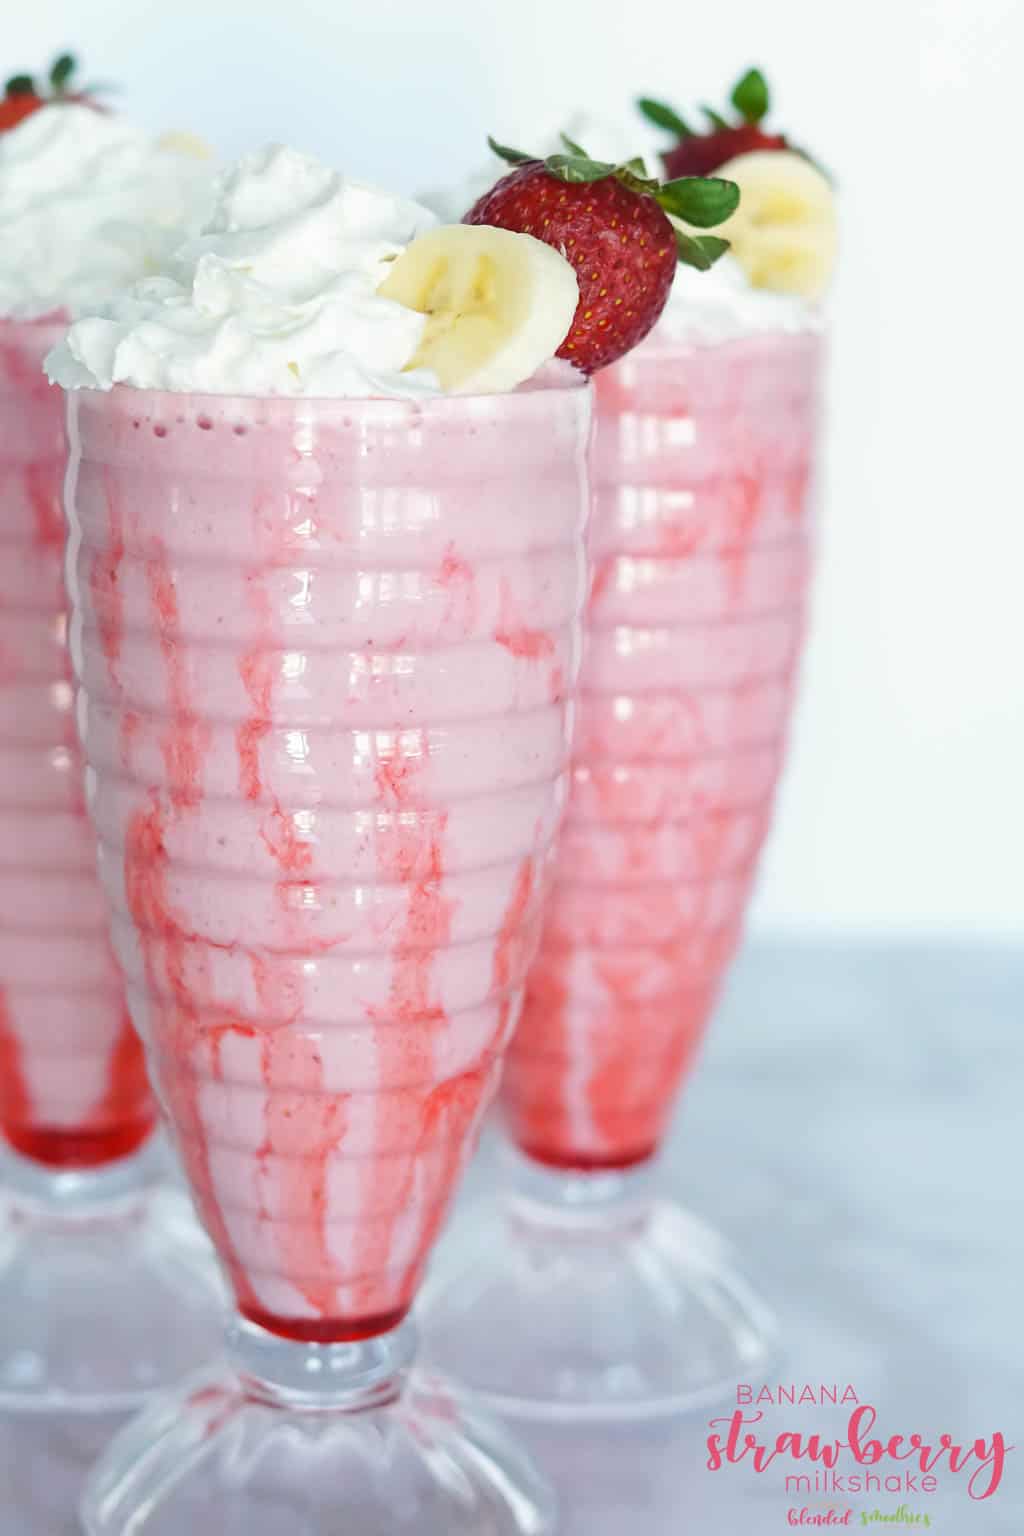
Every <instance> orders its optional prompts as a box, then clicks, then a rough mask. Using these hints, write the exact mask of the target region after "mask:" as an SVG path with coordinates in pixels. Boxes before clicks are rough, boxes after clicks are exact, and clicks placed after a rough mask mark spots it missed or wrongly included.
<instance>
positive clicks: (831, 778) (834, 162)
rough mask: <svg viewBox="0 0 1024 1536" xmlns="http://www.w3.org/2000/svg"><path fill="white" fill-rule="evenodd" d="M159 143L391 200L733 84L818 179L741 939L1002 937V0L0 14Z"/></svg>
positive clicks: (1009, 421)
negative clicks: (298, 166) (794, 464)
mask: <svg viewBox="0 0 1024 1536" xmlns="http://www.w3.org/2000/svg"><path fill="white" fill-rule="evenodd" d="M0 23H2V27H0V38H2V43H3V60H2V68H3V73H4V74H5V75H6V74H9V73H14V72H15V71H20V70H23V69H27V68H31V67H33V66H34V65H36V64H37V63H41V62H42V61H43V60H44V59H46V58H48V57H49V55H50V54H51V53H52V52H53V51H55V50H56V49H57V48H59V47H64V46H68V45H73V46H77V47H79V48H80V49H81V50H82V51H83V53H84V55H85V58H86V64H87V69H88V72H90V73H92V74H93V75H95V76H99V77H102V78H104V79H112V80H118V81H121V82H122V83H123V86H124V90H123V92H122V94H121V96H120V97H119V98H118V100H119V101H121V102H123V104H124V107H125V109H126V110H128V111H129V112H131V113H132V114H133V115H134V116H136V117H137V118H138V119H139V120H140V121H142V122H144V123H147V124H150V125H152V126H153V127H154V128H155V127H160V128H163V127H168V126H177V127H186V126H187V127H190V128H193V129H194V130H196V131H198V132H200V133H202V134H203V135H204V136H205V137H207V138H209V139H210V140H211V141H212V142H213V143H214V144H216V146H217V147H218V148H219V149H220V150H222V151H223V152H225V153H232V152H235V151H238V150H241V149H244V148H247V147H250V146H252V145H253V144H256V143H260V142H263V141H265V140H267V139H284V140H287V141H288V142H290V143H293V144H295V145H296V146H297V147H300V148H304V149H309V150H312V151H315V152H317V153H319V154H321V155H323V156H324V157H326V158H330V159H332V160H333V161H334V162H335V163H337V164H338V165H340V166H342V167H343V168H345V169H347V170H349V171H350V172H351V173H353V174H356V175H359V176H361V177H363V178H364V179H374V180H379V181H382V182H384V183H387V184H391V185H394V186H396V187H397V188H399V189H401V190H405V191H413V190H415V189H416V188H418V187H422V186H424V185H436V184H438V183H444V182H447V181H449V180H454V179H457V178H458V177H459V176H461V175H463V174H464V173H465V172H466V170H467V169H469V168H470V167H472V166H474V165H475V164H476V163H478V161H479V159H480V151H481V148H482V144H483V135H484V134H485V132H486V131H488V130H492V131H496V132H498V133H499V134H500V133H504V134H511V133H512V132H513V131H514V130H516V129H518V128H520V127H521V125H523V124H524V123H530V122H536V124H537V126H538V132H539V131H541V130H546V129H548V128H549V126H550V125H551V124H553V123H557V122H559V121H561V120H564V119H565V118H566V117H568V116H569V115H570V114H571V113H573V112H574V111H576V110H578V109H587V110H589V111H590V112H592V113H594V114H596V115H599V116H607V117H609V118H612V119H615V118H618V117H620V116H621V115H622V114H623V113H624V111H625V108H626V106H627V103H628V101H629V99H630V98H631V97H632V96H633V95H635V94H638V93H640V92H644V93H647V94H651V95H662V96H665V97H667V98H668V99H670V100H673V101H676V102H678V103H679V104H680V105H685V104H689V103H692V102H693V101H694V100H700V99H704V100H710V101H711V102H712V103H714V104H721V102H722V101H723V99H724V97H725V95H726V93H727V89H728V86H729V85H730V84H731V82H732V81H733V80H734V79H735V77H736V76H737V75H738V74H739V73H740V72H741V70H742V69H743V68H744V67H746V66H747V65H748V64H749V63H753V62H758V63H760V64H761V65H762V66H763V67H764V68H765V70H766V72H767V73H768V75H769V77H770V80H771V83H772V84H773V86H774V90H775V96H776V101H777V103H778V106H779V110H778V113H777V118H776V120H777V121H778V122H779V124H780V126H782V127H783V128H786V129H788V130H790V131H791V132H792V133H793V135H794V136H795V137H796V138H798V139H799V140H800V141H801V142H805V143H806V144H807V145H808V146H809V147H811V148H812V149H813V150H814V151H815V152H816V153H817V155H818V156H819V158H821V159H822V160H823V161H824V162H826V163H827V164H828V165H829V166H830V167H831V168H832V169H833V170H834V171H835V173H836V174H837V175H838V177H839V180H840V182H841V192H842V216H843V223H844V250H843V262H842V270H841V274H840V278H839V282H838V285H837V291H836V294H835V300H834V305H835V310H834V321H835V323H834V353H833V377H832V387H831V422H832V425H831V430H830V436H829V443H828V470H827V477H826V486H825V491H826V494H825V498H824V509H823V510H824V516H823V529H822V561H821V568H820V579H819V583H818V588H817V600H816V628H815V635H814V640H813V644H812V647H811V651H810V654H809V659H808V666H807V670H806V675H805V689H804V696H803V701H802V706H801V710H800V715H799V719H798V723H797V731H796V741H795V747H794V753H793V757H792V762H791V766H790V770H789V773H788V776H787V780H786V784H785V789H784V793H783V801H782V806H781V810H780V815H779V819H778V824H777V829H776V833H775V837H774V841H773V844H772V847H771V850H770V853H769V856H768V859H767V861H766V865H765V870H764V876H763V879H762V882H761V893H760V898H759V903H758V909H757V916H758V920H759V922H760V923H761V925H762V926H773V927H780V926H787V927H794V926H799V927H807V926H824V927H844V928H851V927H856V928H877V927H885V928H890V929H891V928H900V929H915V928H928V929H931V930H933V931H957V930H960V931H969V930H977V929H986V930H990V931H1000V932H1005V933H1008V934H1009V933H1016V934H1024V830H1022V829H1024V688H1022V685H1021V670H1022V659H1024V617H1022V613H1024V602H1022V580H1024V495H1022V491H1021V476H1020V473H1019V468H1018V466H1019V464H1020V462H1021V455H1022V452H1024V419H1022V415H1024V413H1022V393H1024V389H1022V383H1024V366H1022V358H1024V302H1022V297H1021V295H1022V292H1024V241H1022V239H1021V234H1022V229H1021V218H1020V207H1021V201H1022V197H1024V191H1022V184H1024V136H1022V131H1021V122H1022V114H1024V101H1022V93H1021V86H1020V81H1021V77H1022V71H1024V0H856V3H849V0H771V3H765V0H703V3H701V4H687V3H685V0H275V3H272V0H172V3H170V4H168V3H166V0H162V3H160V4H159V5H157V4H147V3H146V0H64V3H57V0H32V3H31V4H25V0H0Z"/></svg>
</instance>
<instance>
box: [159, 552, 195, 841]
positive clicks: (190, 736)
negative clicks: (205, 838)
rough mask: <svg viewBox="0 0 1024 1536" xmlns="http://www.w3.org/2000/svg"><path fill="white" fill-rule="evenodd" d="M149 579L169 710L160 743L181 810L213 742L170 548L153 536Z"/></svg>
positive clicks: (176, 804)
mask: <svg viewBox="0 0 1024 1536" xmlns="http://www.w3.org/2000/svg"><path fill="white" fill-rule="evenodd" d="M146 579H147V581H148V583H149V594H150V601H151V603H152V605H153V616H154V618H155V620H156V627H157V634H158V635H159V638H160V650H161V653H162V655H163V660H164V671H165V673H166V677H167V692H168V698H169V703H170V710H171V724H170V729H169V731H168V732H167V735H166V736H165V737H164V741H163V747H162V751H163V757H164V766H165V768H166V771H167V778H168V782H169V784H170V797H171V804H172V806H174V807H175V808H176V809H178V810H185V809H187V808H190V807H194V806H197V805H198V804H199V797H200V789H201V783H200V777H201V769H202V759H203V755H204V754H205V752H206V749H207V747H208V746H209V740H210V732H209V728H208V727H207V726H205V725H204V724H203V723H202V722H201V721H200V719H199V717H198V715H197V714H196V712H195V710H194V709H193V708H192V704H191V701H190V698H189V687H188V676H187V669H186V666H185V653H184V646H183V644H182V639H181V630H180V620H179V615H178V594H177V589H176V587H175V584H174V575H173V572H172V571H171V567H170V563H169V561H168V559H167V551H166V549H165V548H164V545H163V542H162V541H161V540H159V539H155V540H154V541H153V545H152V550H151V553H150V555H149V558H148V559H147V561H146Z"/></svg>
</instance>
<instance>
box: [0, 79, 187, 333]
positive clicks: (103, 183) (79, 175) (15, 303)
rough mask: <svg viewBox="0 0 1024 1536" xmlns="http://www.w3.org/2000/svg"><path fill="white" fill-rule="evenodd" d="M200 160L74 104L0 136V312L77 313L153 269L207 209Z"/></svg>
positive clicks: (42, 112) (23, 315)
mask: <svg viewBox="0 0 1024 1536" xmlns="http://www.w3.org/2000/svg"><path fill="white" fill-rule="evenodd" d="M211 180H212V179H211V176H210V172H209V167H208V166H207V165H204V164H203V162H202V161H200V160H197V159H195V158H190V157H189V156H186V155H182V154H179V153H175V152H174V151H172V150H169V149H161V148H160V147H159V146H158V145H156V144H155V143H154V142H153V141H152V140H151V139H149V138H147V137H146V135H145V134H143V133H141V132H140V131H139V130H138V129H137V128H135V127H133V126H132V124H130V123H128V122H126V121H125V120H124V118H121V117H117V116H115V115H113V114H112V113H108V112H99V111H96V110H94V109H93V108H91V107H85V106H81V105H79V104H78V103H76V102H70V101H69V102H60V103H55V104H53V105H50V106H45V107H40V108H39V110H38V111H36V112H33V113H31V114H30V116H28V117H26V118H24V119H23V120H22V122H20V123H19V124H18V125H17V127H15V128H12V129H10V130H9V131H8V132H7V133H4V134H0V315H8V316H13V317H15V318H18V319H30V318H33V317H36V316H40V315H46V314H52V313H54V312H56V311H64V312H66V313H69V314H71V315H77V314H80V313H82V312H83V311H85V310H87V309H89V308H90V307H92V306H94V305H95V304H97V303H99V302H100V301H101V300H102V299H103V298H105V297H106V296H107V294H109V293H111V292H112V291H113V290H114V289H116V288H118V287H120V286H123V285H124V284H126V283H130V282H133V281H134V280H135V279H136V278H137V277H139V276H141V275H142V274H143V273H145V272H147V271H154V270H157V269H158V268H159V266H160V265H161V263H162V262H163V260H164V259H165V257H166V255H167V252H168V250H169V249H173V247H174V246H175V245H177V244H179V243H180V241H181V239H182V238H183V236H184V234H185V233H186V232H187V231H189V230H190V229H191V230H195V229H198V228H199V225H200V224H201V222H202V220H203V218H204V217H205V216H206V213H207V212H208V210H209V202H210V186H211Z"/></svg>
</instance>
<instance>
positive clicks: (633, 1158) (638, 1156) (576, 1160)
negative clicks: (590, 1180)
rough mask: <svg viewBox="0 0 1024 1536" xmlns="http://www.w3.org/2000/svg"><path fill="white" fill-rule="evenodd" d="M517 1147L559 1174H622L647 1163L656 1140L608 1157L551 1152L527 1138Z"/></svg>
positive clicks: (534, 1160) (651, 1155) (656, 1147)
mask: <svg viewBox="0 0 1024 1536" xmlns="http://www.w3.org/2000/svg"><path fill="white" fill-rule="evenodd" d="M519 1150H520V1151H521V1152H522V1153H523V1155H524V1156H525V1157H528V1158H529V1159H530V1161H531V1162H533V1163H540V1164H542V1166H543V1167H545V1168H554V1169H556V1170H558V1171H560V1172H562V1173H625V1172H627V1171H628V1170H629V1169H630V1168H640V1167H642V1166H643V1164H644V1163H649V1162H650V1160H651V1158H652V1157H653V1156H654V1154H655V1153H656V1152H657V1150H658V1146H657V1143H656V1142H653V1141H652V1142H651V1143H650V1145H649V1146H645V1147H642V1148H640V1149H638V1150H637V1151H636V1152H622V1153H619V1154H614V1153H612V1154H610V1155H609V1156H608V1157H590V1156H588V1155H587V1154H586V1153H582V1152H581V1153H576V1152H563V1151H562V1150H561V1148H559V1149H557V1150H555V1151H552V1150H551V1149H550V1148H549V1147H544V1146H535V1145H534V1144H533V1143H532V1142H530V1141H524V1140H520V1141H519Z"/></svg>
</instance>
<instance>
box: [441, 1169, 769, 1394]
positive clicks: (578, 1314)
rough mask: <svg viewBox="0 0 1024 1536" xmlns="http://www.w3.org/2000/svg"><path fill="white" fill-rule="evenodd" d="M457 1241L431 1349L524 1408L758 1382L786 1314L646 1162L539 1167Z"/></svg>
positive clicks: (479, 1390) (451, 1245) (468, 1222)
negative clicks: (568, 1170) (591, 1168)
mask: <svg viewBox="0 0 1024 1536" xmlns="http://www.w3.org/2000/svg"><path fill="white" fill-rule="evenodd" d="M531 1178H532V1180H533V1183H534V1184H535V1185H536V1186H538V1188H537V1190H536V1195H537V1196H540V1198H535V1197H534V1196H532V1195H531V1194H529V1193H525V1192H521V1193H518V1194H514V1195H507V1196H505V1197H504V1199H503V1200H501V1201H500V1202H498V1203H491V1204H489V1205H485V1206H480V1207H477V1208H475V1209H470V1210H469V1211H468V1212H466V1213H465V1215H464V1216H463V1217H462V1218H461V1219H460V1220H458V1221H457V1222H456V1224H455V1227H454V1230H453V1231H452V1232H450V1233H449V1235H448V1237H447V1238H445V1239H443V1240H442V1242H441V1244H440V1247H439V1250H438V1253H437V1256H436V1259H435V1262H434V1267H433V1269H432V1270H431V1273H430V1276H429V1278H428V1283H427V1285H426V1287H425V1290H424V1293H423V1297H422V1299H421V1302H420V1304H419V1307H418V1309H417V1317H418V1320H419V1323H420V1326H421V1328H422V1330H423V1354H424V1358H425V1360H426V1361H427V1362H428V1363H429V1364H430V1365H433V1366H436V1367H437V1368H438V1369H442V1370H444V1371H448V1372H450V1373H451V1374H452V1376H454V1377H455V1378H456V1379H457V1380H458V1381H460V1382H461V1383H462V1384H463V1385H464V1386H465V1387H467V1388H469V1389H470V1390H471V1391H472V1392H473V1393H474V1395H475V1396H477V1397H479V1398H480V1400H481V1401H483V1402H484V1404H485V1405H486V1406H487V1407H489V1408H492V1409H494V1410H496V1411H498V1412H500V1413H502V1414H505V1415H508V1416H511V1417H518V1418H522V1419H547V1420H558V1421H570V1420H588V1419H589V1420H623V1419H640V1418H648V1417H653V1416H657V1415H661V1414H671V1413H682V1412H686V1411H689V1410H691V1409H695V1408H698V1407H701V1406H703V1405H704V1404H706V1403H708V1402H712V1401H715V1400H716V1399H718V1398H720V1397H723V1396H725V1395H726V1394H727V1393H728V1392H729V1391H730V1390H731V1389H732V1388H733V1387H734V1386H735V1384H736V1383H737V1382H738V1381H749V1380H756V1379H758V1376H759V1375H760V1374H761V1373H763V1371H764V1369H765V1368H766V1367H767V1366H768V1365H770V1364H771V1362H772V1360H773V1358H774V1357H775V1355H776V1353H777V1328H776V1324H775V1321H774V1318H773V1317H772V1315H771V1313H770V1312H769V1310H768V1309H767V1307H765V1306H764V1304H763V1303H762V1302H760V1301H759V1300H758V1298H757V1297H756V1296H755V1295H754V1294H753V1292H752V1291H751V1290H750V1289H749V1288H748V1286H747V1285H746V1283H745V1282H744V1280H743V1279H742V1278H741V1276H740V1275H739V1274H738V1273H737V1271H736V1270H735V1268H734V1267H733V1260H732V1257H731V1255H730V1253H729V1250H728V1249H727V1247H726V1245H725V1244H724V1243H723V1242H722V1241H721V1240H720V1239H719V1238H718V1237H716V1235H715V1234H714V1233H713V1232H711V1231H710V1230H709V1229H708V1228H707V1227H705V1226H704V1224H703V1223H702V1222H700V1221H698V1220H697V1219H696V1218H695V1217H693V1216H690V1215H688V1214H687V1213H686V1212H685V1211H683V1210H681V1209H680V1208H679V1207H677V1206H675V1205H673V1204H671V1203H670V1202H668V1201H665V1200H651V1199H649V1198H646V1196H644V1195H642V1194H640V1193H639V1192H638V1195H637V1198H630V1194H629V1191H630V1190H631V1188H632V1187H633V1186H634V1181H635V1175H619V1174H607V1175H569V1176H560V1175H557V1174H552V1173H548V1172H543V1173H541V1172H539V1171H534V1172H533V1173H532V1174H531Z"/></svg>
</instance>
